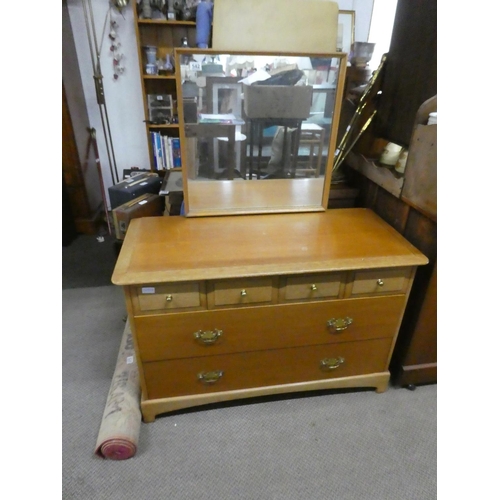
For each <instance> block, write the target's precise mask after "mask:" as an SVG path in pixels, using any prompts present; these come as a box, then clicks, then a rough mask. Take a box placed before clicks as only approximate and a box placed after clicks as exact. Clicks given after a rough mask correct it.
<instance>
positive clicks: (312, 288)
mask: <svg viewBox="0 0 500 500" xmlns="http://www.w3.org/2000/svg"><path fill="white" fill-rule="evenodd" d="M317 289H318V287H317V286H316V285H315V284H314V283H313V284H312V285H311V291H312V292H315V291H316V290H317Z"/></svg>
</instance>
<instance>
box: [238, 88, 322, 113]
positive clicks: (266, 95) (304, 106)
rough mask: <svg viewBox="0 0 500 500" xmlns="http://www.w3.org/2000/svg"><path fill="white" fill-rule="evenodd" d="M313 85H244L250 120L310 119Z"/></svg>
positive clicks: (245, 102) (246, 107) (245, 107)
mask: <svg viewBox="0 0 500 500" xmlns="http://www.w3.org/2000/svg"><path fill="white" fill-rule="evenodd" d="M312 91H313V88H312V86H311V85H302V86H300V85H299V86H296V85H243V95H244V97H245V100H244V104H243V107H244V110H245V113H246V115H247V116H248V118H292V119H293V118H295V119H302V120H305V119H307V118H309V115H310V113H311V103H312Z"/></svg>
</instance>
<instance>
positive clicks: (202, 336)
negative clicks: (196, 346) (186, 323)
mask: <svg viewBox="0 0 500 500" xmlns="http://www.w3.org/2000/svg"><path fill="white" fill-rule="evenodd" d="M193 335H194V338H195V339H196V340H198V342H200V343H201V344H205V345H210V344H214V343H215V342H217V340H218V339H219V338H220V336H221V335H222V330H207V331H202V330H198V331H197V332H194V334H193Z"/></svg>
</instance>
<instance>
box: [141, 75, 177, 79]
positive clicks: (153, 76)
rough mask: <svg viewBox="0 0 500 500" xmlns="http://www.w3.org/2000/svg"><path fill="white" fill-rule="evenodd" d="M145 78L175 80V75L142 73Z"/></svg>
mask: <svg viewBox="0 0 500 500" xmlns="http://www.w3.org/2000/svg"><path fill="white" fill-rule="evenodd" d="M142 77H143V78H144V80H175V75H142Z"/></svg>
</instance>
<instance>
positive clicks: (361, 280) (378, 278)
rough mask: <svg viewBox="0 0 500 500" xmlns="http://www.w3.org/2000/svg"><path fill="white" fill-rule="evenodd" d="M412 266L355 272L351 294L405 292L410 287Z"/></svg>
mask: <svg viewBox="0 0 500 500" xmlns="http://www.w3.org/2000/svg"><path fill="white" fill-rule="evenodd" d="M411 269H412V268H411V267H404V268H396V269H372V270H369V271H357V272H355V273H354V281H353V284H352V290H351V296H356V295H366V294H370V295H381V294H384V293H404V292H405V291H406V289H407V288H408V284H409V280H410V276H411Z"/></svg>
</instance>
